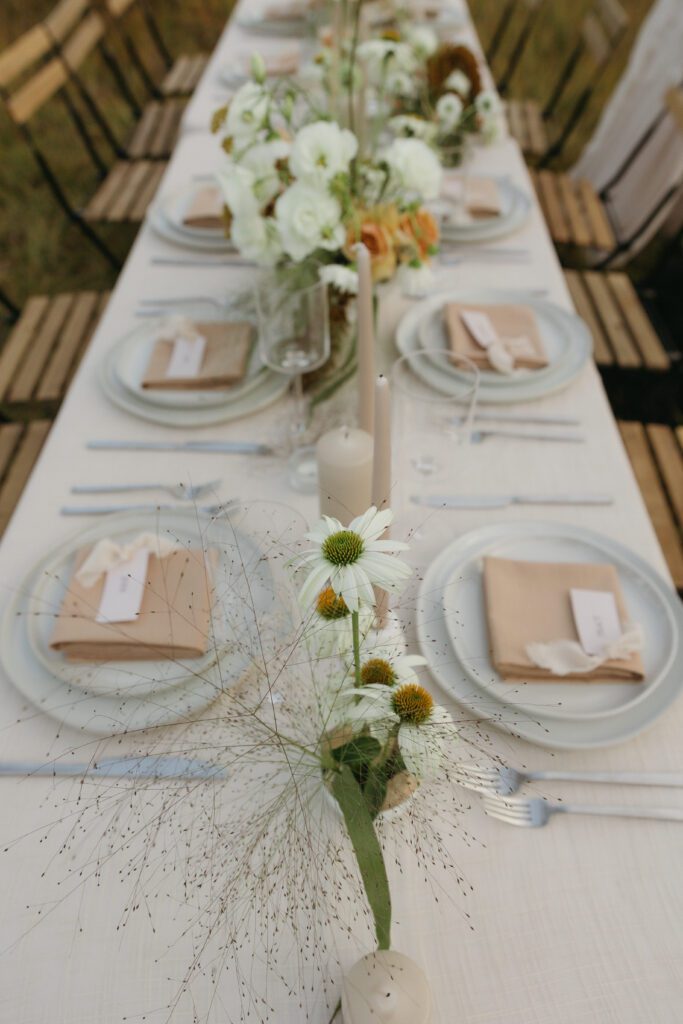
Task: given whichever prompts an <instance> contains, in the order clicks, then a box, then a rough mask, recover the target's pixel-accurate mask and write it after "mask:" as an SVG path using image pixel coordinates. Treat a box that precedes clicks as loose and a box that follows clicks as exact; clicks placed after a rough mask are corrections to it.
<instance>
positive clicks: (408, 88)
mask: <svg viewBox="0 0 683 1024" xmlns="http://www.w3.org/2000/svg"><path fill="white" fill-rule="evenodd" d="M385 88H386V91H387V92H388V93H389V95H390V96H402V97H404V98H406V99H410V98H412V97H413V96H416V95H417V83H416V81H415V79H414V78H413V77H412V76H411V75H409V74H408V72H407V71H400V70H397V71H390V72H389V74H388V75H387V80H386V83H385Z"/></svg>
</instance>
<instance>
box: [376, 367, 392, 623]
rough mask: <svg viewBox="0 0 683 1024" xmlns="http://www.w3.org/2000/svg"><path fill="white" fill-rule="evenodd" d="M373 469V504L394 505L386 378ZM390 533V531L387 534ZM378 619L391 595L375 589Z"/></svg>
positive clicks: (380, 387)
mask: <svg viewBox="0 0 683 1024" xmlns="http://www.w3.org/2000/svg"><path fill="white" fill-rule="evenodd" d="M374 442H375V443H374V457H373V468H372V504H373V505H375V506H376V507H377V509H378V510H379V511H382V510H383V509H386V508H389V507H390V505H391V389H390V387H389V381H388V380H387V378H386V377H383V376H381V375H380V376H379V377H377V379H376V381H375V438H374ZM384 536H385V537H388V536H389V530H388V529H387V530H386V531H385V533H384ZM375 598H376V602H377V604H376V620H377V626H378V627H379V628H380V629H381V628H382V627H383V626H384V625H385V624H386V620H387V615H388V612H389V595H388V594H387V592H386V591H385V590H379V588H377V587H376V588H375Z"/></svg>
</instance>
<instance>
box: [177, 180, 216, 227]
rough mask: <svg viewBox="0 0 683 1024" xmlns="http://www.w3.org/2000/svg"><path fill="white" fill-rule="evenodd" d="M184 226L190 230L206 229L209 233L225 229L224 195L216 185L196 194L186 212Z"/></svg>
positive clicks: (207, 186) (199, 190) (200, 190)
mask: <svg viewBox="0 0 683 1024" xmlns="http://www.w3.org/2000/svg"><path fill="white" fill-rule="evenodd" d="M183 224H187V226H188V227H189V228H204V229H206V230H207V231H212V230H220V229H221V228H222V227H223V195H222V193H221V190H220V189H219V188H218V187H217V186H216V185H206V186H205V187H204V188H200V189H198V190H197V192H195V194H194V196H193V197H192V202H191V203H190V205H189V207H188V208H187V210H186V211H185V216H184V217H183Z"/></svg>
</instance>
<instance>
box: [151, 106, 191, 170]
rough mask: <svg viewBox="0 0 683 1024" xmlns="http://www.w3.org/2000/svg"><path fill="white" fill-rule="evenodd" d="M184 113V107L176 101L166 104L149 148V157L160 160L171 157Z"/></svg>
mask: <svg viewBox="0 0 683 1024" xmlns="http://www.w3.org/2000/svg"><path fill="white" fill-rule="evenodd" d="M182 113H183V106H182V104H181V103H178V102H177V101H176V100H167V101H166V103H164V105H163V107H162V109H161V114H160V116H159V119H158V121H157V126H156V131H155V133H154V138H153V139H152V141H151V144H150V147H149V155H150V156H151V157H155V158H156V159H159V158H161V157H168V156H170V155H171V153H172V152H173V146H174V144H175V141H176V138H177V136H178V128H179V125H180V119H181V117H182Z"/></svg>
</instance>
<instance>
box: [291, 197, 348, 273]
mask: <svg viewBox="0 0 683 1024" xmlns="http://www.w3.org/2000/svg"><path fill="white" fill-rule="evenodd" d="M341 216H342V210H341V206H340V204H339V203H338V201H337V200H336V199H335V198H334V196H331V195H330V193H329V192H328V191H327V190H326V189H323V188H317V187H315V186H312V185H310V184H309V183H308V182H304V181H297V182H295V183H294V184H293V185H290V187H289V188H288V189H287V190H286V192H283V193H282V195H281V196H280V198H279V199H278V200H277V202H276V204H275V219H276V221H277V226H278V230H279V232H280V238H281V240H282V247H283V249H284V251H285V252H286V253H287V255H288V256H290V257H291V258H292V259H293V260H296V261H297V262H299V261H301V260H305V259H306V257H307V256H310V254H311V253H312V252H315V250H316V249H325V250H327V251H329V252H334V251H335V250H336V249H341V247H342V246H343V244H344V242H345V241H346V229H345V227H344V225H343V223H342V219H341Z"/></svg>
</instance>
